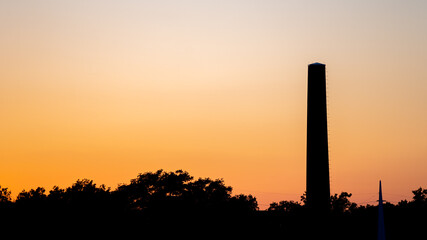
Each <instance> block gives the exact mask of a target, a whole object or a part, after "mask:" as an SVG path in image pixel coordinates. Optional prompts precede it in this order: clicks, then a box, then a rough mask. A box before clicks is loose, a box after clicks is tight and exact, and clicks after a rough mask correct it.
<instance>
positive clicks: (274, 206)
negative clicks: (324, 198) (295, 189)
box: [267, 201, 302, 213]
mask: <svg viewBox="0 0 427 240" xmlns="http://www.w3.org/2000/svg"><path fill="white" fill-rule="evenodd" d="M301 208H302V205H301V204H300V203H299V202H295V201H280V202H279V203H277V202H273V203H271V204H270V207H269V208H268V209H267V210H268V211H275V212H287V213H289V212H295V211H298V210H300V209H301Z"/></svg>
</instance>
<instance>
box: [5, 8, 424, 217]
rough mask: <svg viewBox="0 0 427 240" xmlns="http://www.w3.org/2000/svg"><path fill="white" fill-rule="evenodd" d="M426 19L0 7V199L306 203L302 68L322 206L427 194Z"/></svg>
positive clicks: (361, 11)
mask: <svg viewBox="0 0 427 240" xmlns="http://www.w3.org/2000/svg"><path fill="white" fill-rule="evenodd" d="M425 9H427V2H426V1H422V0H419V1H416V0H409V1H408V0H406V1H395V0H394V1H392V0H388V1H385V0H369V1H367V0H358V1H342V0H324V1H315V0H311V1H310V0H305V1H301V0H298V1H279V0H262V1H258V0H226V1H225V0H215V1H210V0H206V1H199V0H181V1H175V0H168V1H166V0H156V1H136V0H122V1H109V0H102V1H101V0H98V1H96V0H93V1H83V0H73V1H53V0H40V1H6V0H3V1H1V2H0V51H1V54H0V185H1V187H8V188H9V190H12V195H16V194H18V193H19V192H20V191H22V190H23V189H25V190H29V189H31V188H36V187H39V186H42V187H45V188H46V189H47V190H50V189H51V188H52V187H53V186H54V185H58V186H60V187H68V186H70V185H71V184H72V183H74V182H75V181H76V180H77V179H82V178H89V179H93V180H94V181H95V183H98V184H106V185H107V186H110V187H111V188H112V189H115V187H117V185H118V184H121V183H128V182H129V180H130V179H132V178H135V177H136V176H137V175H138V174H139V173H144V172H147V171H156V170H158V169H164V170H166V171H175V170H177V169H183V170H185V171H188V172H189V173H190V174H191V175H193V176H195V177H196V178H198V177H210V178H212V179H217V178H222V179H224V182H225V184H226V185H230V186H232V187H233V194H240V193H243V194H252V195H254V196H255V197H256V198H257V200H258V203H259V207H260V208H261V209H264V208H266V207H268V205H269V203H271V202H273V201H281V200H299V199H300V196H301V195H302V194H303V192H304V191H305V161H306V159H305V151H306V148H305V147H306V146H305V144H306V142H305V141H306V97H307V96H306V86H307V82H306V81H307V65H308V64H310V63H313V62H321V63H324V64H326V72H327V95H328V100H327V101H328V128H329V129H328V131H329V153H330V180H331V193H340V192H342V191H347V192H350V193H352V194H353V196H352V197H351V200H352V201H355V202H356V203H358V204H363V205H365V204H375V202H376V200H377V196H378V182H379V180H382V185H383V196H384V199H385V200H387V201H390V202H393V203H397V202H398V201H400V200H402V199H408V200H410V199H411V197H412V193H411V191H412V190H415V189H417V188H419V187H423V188H426V187H427V178H426V177H425V176H426V173H427V94H426V92H427V68H426V67H425V64H426V63H427V44H426V43H427V15H426V14H425Z"/></svg>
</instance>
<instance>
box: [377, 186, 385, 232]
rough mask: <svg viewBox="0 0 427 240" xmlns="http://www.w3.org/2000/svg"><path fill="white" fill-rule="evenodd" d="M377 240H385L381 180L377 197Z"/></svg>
mask: <svg viewBox="0 0 427 240" xmlns="http://www.w3.org/2000/svg"><path fill="white" fill-rule="evenodd" d="M378 240H385V227H384V210H383V194H382V189H381V180H380V191H379V196H378Z"/></svg>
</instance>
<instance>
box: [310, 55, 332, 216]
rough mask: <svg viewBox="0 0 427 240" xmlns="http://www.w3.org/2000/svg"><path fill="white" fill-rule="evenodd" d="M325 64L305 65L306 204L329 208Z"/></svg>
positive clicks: (314, 208)
mask: <svg viewBox="0 0 427 240" xmlns="http://www.w3.org/2000/svg"><path fill="white" fill-rule="evenodd" d="M326 108H327V107H326V77H325V65H324V64H321V63H313V64H310V65H308V90H307V189H306V200H307V207H308V208H309V209H311V210H312V212H319V213H321V212H328V211H329V209H330V187H329V153H328V124H327V109H326Z"/></svg>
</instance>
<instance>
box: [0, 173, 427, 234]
mask: <svg viewBox="0 0 427 240" xmlns="http://www.w3.org/2000/svg"><path fill="white" fill-rule="evenodd" d="M413 194H414V196H413V199H411V200H409V201H408V200H402V201H400V202H399V203H398V204H396V205H394V204H391V203H388V202H387V203H385V204H384V214H385V225H386V234H387V239H415V238H417V239H423V238H426V234H425V233H424V232H423V231H421V229H424V228H425V227H426V226H427V221H426V217H427V189H422V188H419V189H417V190H414V191H413ZM350 198H351V193H347V192H342V193H341V194H339V195H338V194H335V195H333V196H331V212H330V214H329V215H328V216H326V217H323V218H322V219H316V218H314V217H313V216H312V215H310V212H309V211H308V209H307V208H306V207H305V195H302V196H301V201H281V202H273V203H271V204H270V207H269V208H268V210H266V211H259V208H258V203H257V200H256V198H255V197H253V196H252V195H243V194H240V195H232V187H230V186H226V185H225V184H224V181H223V180H222V179H216V180H212V179H210V178H199V179H194V177H192V176H191V175H190V174H189V173H188V172H185V171H182V170H178V171H175V172H165V171H163V170H158V171H156V172H146V173H143V174H139V175H138V176H137V177H136V178H135V179H132V180H130V182H129V183H128V184H122V185H119V186H118V187H117V188H116V189H114V190H112V189H110V188H108V187H106V186H105V185H97V184H95V183H94V182H93V181H92V180H89V179H82V180H77V181H76V182H75V183H74V184H72V185H71V186H70V187H67V188H60V187H58V186H55V187H53V188H52V189H51V190H49V191H46V189H44V188H41V187H38V188H36V189H30V190H28V191H22V192H20V193H19V194H18V195H17V197H16V199H15V200H12V198H11V192H10V191H9V190H8V189H7V188H4V187H0V219H1V221H2V225H1V226H3V227H6V228H7V227H18V228H19V229H24V231H23V232H22V231H21V234H23V233H30V232H31V231H32V230H33V231H34V230H37V231H40V229H44V230H45V232H44V233H45V234H46V233H55V234H60V233H63V232H67V233H70V234H83V233H84V234H88V233H91V234H95V235H98V234H100V233H103V234H105V235H109V234H113V233H115V234H119V235H120V236H122V237H123V236H124V235H132V236H134V235H135V234H138V233H141V232H160V233H162V234H177V233H181V234H187V236H188V235H189V234H195V233H196V232H202V233H203V234H208V235H215V234H216V235H219V236H222V235H221V234H230V233H234V234H237V235H236V236H240V237H242V236H243V235H246V236H254V235H253V234H263V236H264V237H267V238H268V236H271V237H278V236H279V237H281V238H282V239H295V238H299V239H310V238H311V236H310V234H313V233H316V234H318V236H320V235H319V231H323V230H325V231H326V232H327V237H328V238H329V239H375V238H376V228H377V206H374V205H366V206H358V205H357V204H356V203H353V202H351V201H350ZM31 229H32V230H31ZM313 229H317V231H313ZM201 237H202V236H201ZM402 237H403V238H402ZM202 238H203V237H202Z"/></svg>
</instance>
